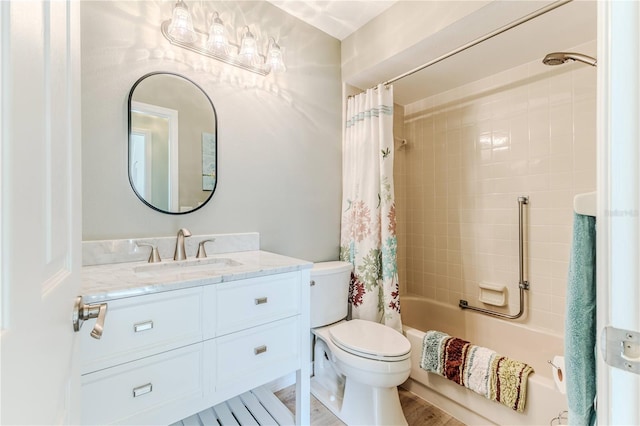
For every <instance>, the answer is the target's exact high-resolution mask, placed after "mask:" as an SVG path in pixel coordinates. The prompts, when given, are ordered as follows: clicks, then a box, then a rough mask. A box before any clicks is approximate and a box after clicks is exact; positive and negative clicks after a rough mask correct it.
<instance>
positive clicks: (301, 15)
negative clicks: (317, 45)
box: [269, 0, 396, 40]
mask: <svg viewBox="0 0 640 426" xmlns="http://www.w3.org/2000/svg"><path fill="white" fill-rule="evenodd" d="M269 2H270V3H272V4H273V5H274V6H277V7H279V8H280V9H282V10H284V11H285V12H287V13H289V14H290V15H293V16H295V17H296V18H298V19H301V20H303V21H305V22H306V23H308V24H310V25H313V26H314V27H316V28H319V29H321V30H322V31H324V32H325V33H327V34H329V35H331V36H333V37H335V38H337V39H338V40H344V39H345V38H347V37H348V36H349V35H351V33H353V32H355V31H356V30H357V29H358V28H360V27H362V26H363V25H364V24H366V23H367V22H369V21H370V20H371V19H373V18H375V17H376V16H378V15H379V14H380V13H382V12H384V11H385V10H387V9H388V8H389V7H391V6H392V5H393V4H394V3H395V2H396V0H375V1H372V0H317V1H316V0H311V1H309V0H307V1H303V0H269Z"/></svg>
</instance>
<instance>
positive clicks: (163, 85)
mask: <svg viewBox="0 0 640 426" xmlns="http://www.w3.org/2000/svg"><path fill="white" fill-rule="evenodd" d="M217 139H218V138H217V117H216V110H215V108H214V107H213V103H212V102H211V99H209V97H208V96H207V94H206V93H205V92H204V91H203V90H202V89H201V88H200V86H198V85H197V84H195V83H194V82H193V81H191V80H189V79H188V78H186V77H183V76H181V75H178V74H172V73H167V72H157V73H151V74H147V75H144V76H142V77H141V78H140V79H139V80H138V81H136V83H135V84H134V85H133V87H132V88H131V92H130V93H129V182H131V187H132V188H133V190H134V192H135V193H136V195H137V196H138V197H139V198H140V199H141V200H142V201H143V202H144V203H145V204H147V205H148V206H149V207H151V208H153V209H155V210H158V211H161V212H164V213H170V214H184V213H189V212H192V211H194V210H197V209H199V208H200V207H202V206H203V205H205V204H206V203H207V201H209V200H210V199H211V196H212V195H213V191H214V190H215V189H216V183H217V178H216V172H217Z"/></svg>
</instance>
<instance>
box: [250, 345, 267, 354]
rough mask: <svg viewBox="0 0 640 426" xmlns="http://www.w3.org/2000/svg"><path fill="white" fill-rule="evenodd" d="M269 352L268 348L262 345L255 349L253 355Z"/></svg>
mask: <svg viewBox="0 0 640 426" xmlns="http://www.w3.org/2000/svg"><path fill="white" fill-rule="evenodd" d="M266 351H267V346H266V345H262V346H258V347H257V348H253V354H254V355H260V354H263V353H265V352H266Z"/></svg>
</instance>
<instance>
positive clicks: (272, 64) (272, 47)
mask: <svg viewBox="0 0 640 426" xmlns="http://www.w3.org/2000/svg"><path fill="white" fill-rule="evenodd" d="M267 67H269V69H270V70H271V71H273V72H285V71H286V70H287V67H285V66H284V59H283V58H282V49H280V46H279V45H278V43H276V41H275V40H274V39H271V41H270V43H269V51H268V52H267Z"/></svg>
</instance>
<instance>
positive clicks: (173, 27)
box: [167, 0, 198, 43]
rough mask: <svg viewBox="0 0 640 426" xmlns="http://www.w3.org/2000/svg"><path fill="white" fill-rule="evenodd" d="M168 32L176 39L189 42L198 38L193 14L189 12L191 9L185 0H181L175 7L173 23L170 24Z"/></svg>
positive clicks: (172, 17)
mask: <svg viewBox="0 0 640 426" xmlns="http://www.w3.org/2000/svg"><path fill="white" fill-rule="evenodd" d="M167 32H168V33H169V35H170V36H171V37H173V38H174V39H176V40H180V41H184V42H187V43H192V42H194V41H196V39H197V38H198V36H197V35H196V32H195V31H194V29H193V20H192V19H191V14H190V13H189V9H188V8H187V5H186V4H185V3H184V1H182V0H179V1H178V2H177V3H176V5H175V6H174V7H173V15H172V16H171V24H170V25H169V28H168V29H167Z"/></svg>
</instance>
